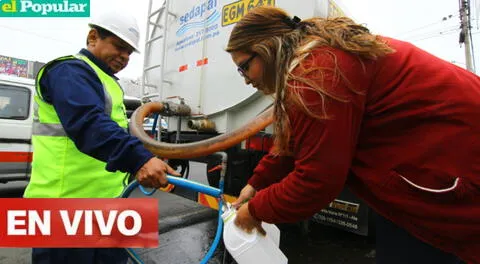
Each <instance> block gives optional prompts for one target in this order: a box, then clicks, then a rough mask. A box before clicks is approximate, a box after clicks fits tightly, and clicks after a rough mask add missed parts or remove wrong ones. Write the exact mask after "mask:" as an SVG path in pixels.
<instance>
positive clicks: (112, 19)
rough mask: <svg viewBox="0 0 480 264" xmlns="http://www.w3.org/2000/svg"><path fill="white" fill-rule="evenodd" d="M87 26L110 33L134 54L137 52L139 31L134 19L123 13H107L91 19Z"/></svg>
mask: <svg viewBox="0 0 480 264" xmlns="http://www.w3.org/2000/svg"><path fill="white" fill-rule="evenodd" d="M88 25H89V26H98V27H101V28H103V29H106V30H108V31H110V32H112V33H113V34H115V35H116V36H117V37H119V38H120V39H122V40H123V41H125V42H127V43H128V44H129V45H130V46H132V47H133V48H134V49H135V51H136V52H139V50H138V41H139V39H140V31H139V29H138V24H137V20H136V19H135V17H133V16H131V15H129V14H125V13H124V12H108V13H103V14H100V15H98V16H95V17H93V18H92V20H91V22H90V23H89V24H88Z"/></svg>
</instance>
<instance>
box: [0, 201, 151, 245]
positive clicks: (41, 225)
mask: <svg viewBox="0 0 480 264" xmlns="http://www.w3.org/2000/svg"><path fill="white" fill-rule="evenodd" d="M0 200H1V202H0V247H37V248H47V247H48V248H50V247H51V248H56V247H68V248H81V247H84V248H85V247H86V248H105V247H109V248H114V247H117V248H121V247H129V248H150V247H157V246H158V202H157V200H156V199H152V198H128V199H125V198H115V199H37V198H35V199H33V198H28V199H27V198H2V199H0Z"/></svg>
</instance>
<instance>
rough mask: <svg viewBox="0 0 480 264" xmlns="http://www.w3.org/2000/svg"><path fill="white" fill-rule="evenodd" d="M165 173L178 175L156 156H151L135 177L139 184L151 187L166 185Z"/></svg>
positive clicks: (156, 187)
mask: <svg viewBox="0 0 480 264" xmlns="http://www.w3.org/2000/svg"><path fill="white" fill-rule="evenodd" d="M167 173H168V174H171V175H174V176H180V174H179V173H178V172H177V171H175V170H174V169H172V168H171V167H170V166H168V164H167V163H165V162H163V161H162V160H161V159H158V158H155V157H154V158H151V159H150V160H149V161H147V162H146V163H145V164H143V166H142V167H141V168H140V169H139V170H138V171H137V174H135V178H136V179H137V181H138V183H140V185H142V186H145V187H151V188H155V189H158V188H161V187H165V186H167V184H168V182H167Z"/></svg>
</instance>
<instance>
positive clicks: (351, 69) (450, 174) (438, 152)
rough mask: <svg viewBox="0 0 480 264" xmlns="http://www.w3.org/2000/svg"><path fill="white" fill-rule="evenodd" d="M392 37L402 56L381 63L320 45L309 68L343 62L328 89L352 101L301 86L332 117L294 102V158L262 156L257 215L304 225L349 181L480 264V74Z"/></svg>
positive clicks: (410, 227)
mask: <svg viewBox="0 0 480 264" xmlns="http://www.w3.org/2000/svg"><path fill="white" fill-rule="evenodd" d="M384 39H385V40H386V41H387V42H388V44H389V45H390V46H391V47H392V48H394V49H395V50H396V52H395V53H392V54H389V55H387V56H384V57H382V58H379V59H378V60H361V59H359V57H358V56H356V55H352V54H350V53H347V52H344V51H341V50H337V49H333V48H317V49H316V50H315V51H314V52H313V53H312V55H311V56H309V57H308V58H307V59H306V60H305V61H304V62H303V63H302V65H303V66H304V67H305V68H306V69H308V68H309V67H311V66H312V65H317V66H322V67H325V68H327V69H328V68H329V69H332V68H335V65H336V67H337V69H338V70H339V72H341V73H342V75H343V77H345V79H343V78H340V77H339V76H338V75H335V74H333V73H332V72H330V71H324V76H323V77H324V78H323V83H321V84H323V87H324V89H325V90H326V91H327V92H328V93H331V94H335V95H336V96H340V97H341V98H343V99H348V100H346V101H339V100H334V99H332V98H331V97H324V98H323V100H322V97H321V96H320V95H319V94H318V93H316V92H315V91H312V90H308V89H303V88H298V86H302V85H301V84H297V88H295V89H299V92H300V93H301V94H302V95H303V97H304V99H305V101H306V102H307V105H308V107H309V109H310V110H312V111H313V112H314V113H322V108H323V106H325V107H326V113H327V114H328V115H329V118H328V119H323V120H319V119H315V118H312V117H310V116H308V115H307V114H306V113H305V111H304V110H303V109H302V108H301V107H299V106H296V105H293V104H291V103H289V104H288V109H287V111H288V116H289V119H290V125H291V133H292V139H291V140H292V143H293V144H292V151H293V156H292V157H287V156H280V157H274V156H272V155H267V156H265V157H264V158H263V159H262V160H261V162H260V163H259V165H258V166H257V168H256V169H255V171H254V175H253V176H252V178H251V179H250V180H249V184H251V185H252V186H253V187H254V188H255V189H257V191H258V190H260V191H258V192H257V194H256V195H255V197H253V198H252V199H251V200H250V202H249V211H250V213H251V214H252V215H253V216H254V217H256V218H258V219H260V220H263V221H266V222H274V223H278V222H294V221H298V220H301V219H305V218H308V217H309V216H311V215H313V214H314V213H316V212H319V211H320V210H321V209H322V208H325V207H327V205H328V204H329V203H330V202H331V201H332V200H333V199H334V198H335V197H336V196H337V195H338V194H339V193H340V191H341V190H342V189H343V187H344V185H345V184H346V185H347V186H348V187H349V188H350V189H351V190H352V191H353V192H354V193H356V194H357V195H358V196H359V197H360V198H362V199H364V200H365V201H366V202H367V203H368V205H369V206H370V207H372V208H373V209H374V210H375V211H377V212H378V213H379V214H381V215H383V216H384V217H386V218H388V219H390V220H391V221H393V222H394V223H396V224H397V225H399V226H401V227H403V228H405V229H406V230H407V231H409V232H410V233H411V234H413V235H414V236H416V237H418V238H419V239H421V240H423V241H425V242H427V243H429V244H431V245H433V246H435V247H438V248H440V249H442V250H444V251H447V252H451V253H453V254H455V255H457V256H459V257H460V258H462V259H463V260H464V261H468V262H473V263H480V78H479V77H478V76H477V75H475V74H472V73H470V72H468V71H466V70H464V69H461V68H459V67H457V66H455V65H453V64H451V63H449V62H446V61H443V60H441V59H439V58H437V57H435V56H433V55H431V54H429V53H427V52H425V51H423V50H421V49H419V48H417V47H415V46H413V45H411V44H409V43H405V42H401V41H398V40H394V39H390V38H384ZM332 55H334V56H332ZM294 73H297V74H300V72H299V67H297V69H296V71H294ZM303 87H305V85H303ZM267 187H268V188H267Z"/></svg>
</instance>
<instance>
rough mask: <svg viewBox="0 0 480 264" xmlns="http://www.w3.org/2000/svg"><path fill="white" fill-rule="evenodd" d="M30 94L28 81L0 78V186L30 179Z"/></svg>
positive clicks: (33, 87)
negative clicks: (0, 184)
mask: <svg viewBox="0 0 480 264" xmlns="http://www.w3.org/2000/svg"><path fill="white" fill-rule="evenodd" d="M34 91H35V81H34V80H32V79H27V78H21V77H14V76H8V75H0V183H6V182H9V181H21V180H28V179H29V177H30V171H31V161H32V144H31V135H32V123H33V95H34Z"/></svg>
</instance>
